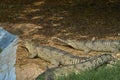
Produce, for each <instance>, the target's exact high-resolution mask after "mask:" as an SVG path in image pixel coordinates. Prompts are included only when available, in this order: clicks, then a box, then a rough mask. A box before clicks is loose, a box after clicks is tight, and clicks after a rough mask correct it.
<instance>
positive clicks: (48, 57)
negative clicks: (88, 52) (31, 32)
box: [24, 40, 88, 66]
mask: <svg viewBox="0 0 120 80" xmlns="http://www.w3.org/2000/svg"><path fill="white" fill-rule="evenodd" d="M24 46H25V47H26V49H27V51H28V52H29V54H30V56H29V58H35V57H39V58H41V59H43V60H45V61H48V62H50V63H52V64H54V65H55V66H61V65H68V64H76V63H79V62H81V61H82V60H85V59H88V57H78V56H74V55H72V54H71V53H69V52H66V51H64V50H61V49H58V48H55V47H51V46H43V45H38V44H35V43H34V42H33V41H29V40H25V43H24Z"/></svg>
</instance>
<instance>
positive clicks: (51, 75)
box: [36, 54, 115, 80]
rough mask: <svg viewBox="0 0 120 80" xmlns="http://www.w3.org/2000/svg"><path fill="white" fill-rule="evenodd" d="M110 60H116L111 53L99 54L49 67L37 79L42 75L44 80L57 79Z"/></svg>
mask: <svg viewBox="0 0 120 80" xmlns="http://www.w3.org/2000/svg"><path fill="white" fill-rule="evenodd" d="M110 61H115V58H114V57H113V56H112V55H111V54H102V55H98V56H95V57H92V58H90V59H88V60H86V61H83V62H80V63H76V64H69V65H65V66H62V67H54V68H51V69H47V70H46V71H45V72H43V73H42V74H40V75H39V76H38V77H37V78H36V80H39V78H40V77H42V78H44V80H57V78H58V77H63V76H68V75H69V74H71V73H75V74H80V73H81V72H83V71H85V70H92V69H95V68H98V67H99V66H102V65H103V64H106V63H109V62H110Z"/></svg>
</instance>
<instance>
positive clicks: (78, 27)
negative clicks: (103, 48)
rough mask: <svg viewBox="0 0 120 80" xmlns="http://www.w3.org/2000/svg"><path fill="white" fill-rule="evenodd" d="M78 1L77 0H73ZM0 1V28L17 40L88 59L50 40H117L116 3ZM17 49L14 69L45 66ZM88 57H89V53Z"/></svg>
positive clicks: (118, 9) (119, 31) (119, 22)
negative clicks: (59, 49)
mask: <svg viewBox="0 0 120 80" xmlns="http://www.w3.org/2000/svg"><path fill="white" fill-rule="evenodd" d="M75 1H78V0H75ZM75 1H74V0H68V2H67V0H62V1H59V0H46V1H44V0H29V1H25V0H16V1H15V0H9V1H7V0H4V1H1V3H0V10H1V11H0V25H1V26H2V27H4V28H5V29H6V30H8V31H10V32H11V33H14V34H16V35H18V36H19V37H20V39H21V40H24V39H28V38H29V39H33V40H34V41H36V42H37V43H40V44H44V45H51V46H55V47H58V48H61V49H63V50H66V51H69V52H72V53H75V55H79V56H88V55H86V54H84V53H83V52H81V51H76V50H73V49H69V48H66V47H63V46H58V45H55V44H54V42H53V41H52V40H51V37H54V36H57V37H61V38H65V39H68V38H71V39H92V38H93V37H96V39H120V2H119V1H118V0H115V1H112V0H110V1H108V0H104V1H102V0H97V1H96V2H95V1H94V0H90V1H89V0H88V1H87V0H83V1H82V0H81V2H79V1H78V2H77V3H76V2H75ZM21 45H22V43H21V44H20V45H19V47H18V51H17V64H16V65H18V66H22V65H25V64H27V63H36V64H38V65H40V68H41V69H43V70H44V69H45V66H47V65H48V64H49V63H47V62H45V61H43V60H40V59H29V58H28V57H27V56H28V53H27V52H26V50H25V49H24V48H23V47H21ZM91 56H92V54H91Z"/></svg>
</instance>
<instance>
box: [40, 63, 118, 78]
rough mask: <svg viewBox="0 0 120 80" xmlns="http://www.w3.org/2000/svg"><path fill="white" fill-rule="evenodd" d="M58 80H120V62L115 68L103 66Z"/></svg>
mask: <svg viewBox="0 0 120 80" xmlns="http://www.w3.org/2000/svg"><path fill="white" fill-rule="evenodd" d="M39 80H44V78H43V77H42V78H39ZM57 80H120V62H117V63H116V64H115V65H114V66H113V67H107V66H101V67H99V68H97V69H95V70H87V71H84V72H82V73H81V74H75V73H72V74H70V75H69V76H67V77H66V76H64V77H58V79H57Z"/></svg>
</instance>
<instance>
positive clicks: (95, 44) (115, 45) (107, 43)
mask: <svg viewBox="0 0 120 80" xmlns="http://www.w3.org/2000/svg"><path fill="white" fill-rule="evenodd" d="M53 40H57V41H59V42H61V43H62V44H63V45H68V46H70V47H72V48H74V49H78V50H83V51H84V52H85V53H90V52H91V51H100V52H110V53H118V52H119V51H120V40H94V41H93V40H84V41H77V40H69V39H68V40H63V39H61V38H57V37H53Z"/></svg>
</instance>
